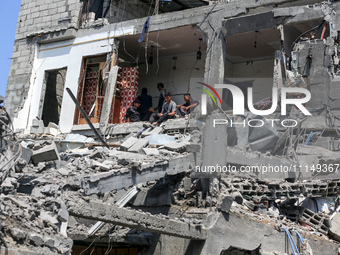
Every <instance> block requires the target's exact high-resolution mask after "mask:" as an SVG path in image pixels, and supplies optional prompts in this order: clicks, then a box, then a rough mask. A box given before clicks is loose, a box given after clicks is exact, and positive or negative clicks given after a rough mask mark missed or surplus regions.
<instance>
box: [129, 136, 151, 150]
mask: <svg viewBox="0 0 340 255" xmlns="http://www.w3.org/2000/svg"><path fill="white" fill-rule="evenodd" d="M148 144H149V141H148V140H142V139H140V140H138V141H137V142H136V143H135V144H134V145H132V146H131V147H130V149H128V152H136V153H140V152H142V149H143V148H144V147H145V146H147V145H148Z"/></svg>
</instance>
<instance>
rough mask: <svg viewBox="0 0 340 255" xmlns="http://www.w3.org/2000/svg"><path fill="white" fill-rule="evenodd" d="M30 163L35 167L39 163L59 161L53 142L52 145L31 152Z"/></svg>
mask: <svg viewBox="0 0 340 255" xmlns="http://www.w3.org/2000/svg"><path fill="white" fill-rule="evenodd" d="M31 159H32V162H33V164H34V165H37V164H38V163H39V162H46V161H52V160H60V157H59V153H58V150H57V146H56V144H55V142H54V141H52V144H50V145H46V146H45V147H43V148H41V149H38V150H36V151H33V155H32V158H31Z"/></svg>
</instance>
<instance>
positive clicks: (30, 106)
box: [14, 27, 133, 132]
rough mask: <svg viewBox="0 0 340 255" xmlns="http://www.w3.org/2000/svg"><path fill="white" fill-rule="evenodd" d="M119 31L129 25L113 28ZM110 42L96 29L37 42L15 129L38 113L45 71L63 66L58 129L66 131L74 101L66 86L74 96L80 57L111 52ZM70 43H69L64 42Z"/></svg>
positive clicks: (70, 127)
mask: <svg viewBox="0 0 340 255" xmlns="http://www.w3.org/2000/svg"><path fill="white" fill-rule="evenodd" d="M123 33H124V34H127V33H131V34H132V33H133V27H130V28H124V31H115V35H116V36H119V35H120V34H123ZM113 43H114V39H112V38H111V39H108V34H107V33H98V34H94V35H85V36H82V37H77V38H75V39H74V40H68V41H62V42H56V43H50V44H43V45H40V46H38V47H37V49H36V56H35V60H34V64H33V72H32V76H31V80H30V84H31V85H30V90H29V92H28V98H27V100H26V101H25V105H24V107H23V109H22V110H20V111H19V113H18V117H17V118H15V119H14V127H15V129H18V128H24V129H26V130H28V129H29V127H30V126H31V124H32V120H33V119H34V118H36V116H38V110H39V104H40V98H41V92H42V86H43V82H44V75H45V71H47V70H54V69H60V68H64V67H66V68H67V74H66V79H65V90H64V95H63V102H62V107H61V113H60V122H59V127H60V129H61V131H62V132H70V131H71V129H72V125H73V118H74V111H75V104H74V103H73V101H72V99H71V98H70V96H69V95H68V93H67V91H66V88H70V89H71V91H72V92H73V93H74V95H75V96H76V95H77V90H78V80H79V75H80V69H81V63H82V59H83V57H85V56H93V55H99V54H105V53H108V52H111V51H112V47H111V45H113ZM70 44H72V45H71V46H68V45H70ZM65 46H66V47H65ZM27 120H28V121H27Z"/></svg>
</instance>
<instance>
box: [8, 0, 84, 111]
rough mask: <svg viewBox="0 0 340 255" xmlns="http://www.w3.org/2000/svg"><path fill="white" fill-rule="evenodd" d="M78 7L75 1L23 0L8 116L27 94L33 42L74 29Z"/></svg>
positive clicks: (10, 83)
mask: <svg viewBox="0 0 340 255" xmlns="http://www.w3.org/2000/svg"><path fill="white" fill-rule="evenodd" d="M79 10H80V3H79V1H78V0H55V1H49V0H22V3H21V9H20V12H19V17H18V24H17V29H16V36H15V42H14V49H13V54H12V63H11V68H10V72H9V78H8V82H7V90H6V102H5V105H6V108H7V110H8V111H9V113H10V115H11V116H14V112H15V110H16V109H17V107H19V106H20V105H21V103H22V102H23V101H24V100H25V99H26V98H27V96H28V95H27V92H28V89H29V85H30V78H31V72H32V67H33V60H34V57H35V53H36V52H35V51H36V48H37V44H36V42H37V40H38V39H40V38H41V37H40V36H38V37H36V36H37V35H39V34H40V35H41V34H44V33H46V32H49V31H62V30H66V29H68V28H77V26H78V17H79ZM42 37H44V36H42Z"/></svg>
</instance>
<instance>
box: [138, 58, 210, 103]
mask: <svg viewBox="0 0 340 255" xmlns="http://www.w3.org/2000/svg"><path fill="white" fill-rule="evenodd" d="M173 57H177V61H176V70H173V66H174V65H175V60H174V59H173ZM204 66H205V55H202V59H200V60H197V59H196V52H193V53H189V54H185V55H177V56H167V57H161V58H159V69H158V72H157V59H156V57H155V56H154V59H153V64H152V65H148V73H147V74H146V64H142V65H140V66H139V85H138V94H140V92H141V90H142V88H143V87H146V88H147V89H148V94H149V95H151V96H152V97H153V98H152V103H153V106H154V107H156V106H157V104H158V97H159V91H158V90H157V84H158V83H159V82H162V83H163V84H164V87H165V88H166V89H167V91H168V92H170V93H171V94H182V93H187V92H189V93H190V94H191V96H192V98H193V99H194V100H200V97H201V94H202V91H201V90H199V89H197V88H196V87H202V85H200V84H197V81H200V82H203V78H204ZM172 100H173V101H175V102H176V103H177V104H183V103H184V100H183V95H177V96H172Z"/></svg>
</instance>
